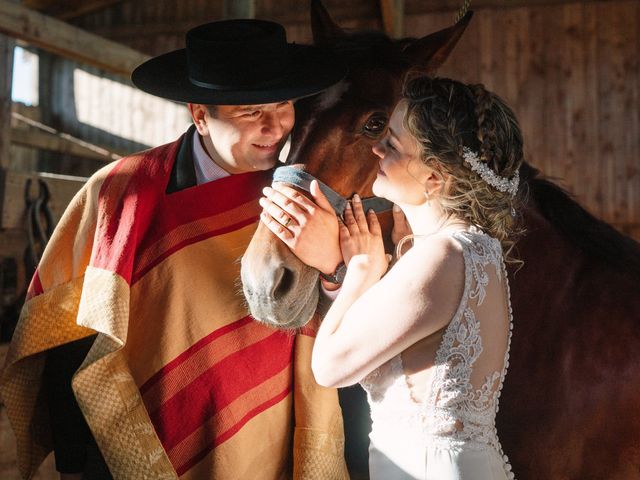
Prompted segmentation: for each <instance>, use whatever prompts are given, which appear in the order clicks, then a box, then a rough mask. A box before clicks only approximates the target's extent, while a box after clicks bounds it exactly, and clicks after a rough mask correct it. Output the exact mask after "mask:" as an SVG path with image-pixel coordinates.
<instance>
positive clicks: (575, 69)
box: [563, 4, 602, 216]
mask: <svg viewBox="0 0 640 480" xmlns="http://www.w3.org/2000/svg"><path fill="white" fill-rule="evenodd" d="M595 19H596V15H595V7H594V6H593V5H583V4H573V5H566V6H564V7H563V25H564V31H565V45H566V48H564V49H563V51H564V53H565V56H564V58H563V63H564V64H565V67H564V68H565V76H566V81H567V82H568V83H569V88H567V90H566V102H567V112H566V113H567V117H566V123H565V125H564V126H563V131H564V132H565V134H564V136H565V137H566V142H567V152H566V155H567V156H566V161H567V163H568V164H570V165H571V169H572V171H571V172H570V171H569V170H567V169H566V168H565V170H566V172H565V177H567V179H568V181H569V183H570V184H571V190H572V192H573V193H574V194H575V195H576V199H577V200H578V201H579V202H580V203H581V204H582V205H583V206H584V207H586V208H587V209H588V210H589V211H591V212H592V213H593V214H594V215H596V216H601V215H602V211H601V205H600V202H598V201H597V199H596V192H597V189H598V183H599V181H598V179H599V170H600V166H599V165H600V164H599V162H598V156H597V153H596V152H598V135H596V134H594V133H595V132H597V131H598V126H599V122H598V117H597V108H598V102H597V98H596V95H594V94H593V93H594V92H595V91H596V90H597V70H596V69H597V60H596V42H597V35H596V22H595Z"/></svg>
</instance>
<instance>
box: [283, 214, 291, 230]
mask: <svg viewBox="0 0 640 480" xmlns="http://www.w3.org/2000/svg"><path fill="white" fill-rule="evenodd" d="M290 223H291V217H289V216H287V219H286V220H285V221H284V223H283V224H282V226H283V227H285V228H286V227H288V226H289V224H290Z"/></svg>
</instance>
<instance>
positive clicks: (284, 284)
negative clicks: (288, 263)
mask: <svg viewBox="0 0 640 480" xmlns="http://www.w3.org/2000/svg"><path fill="white" fill-rule="evenodd" d="M294 281H295V274H294V273H293V271H291V270H289V269H288V268H287V267H281V269H280V279H279V281H278V282H277V283H276V284H275V288H274V289H273V298H274V299H276V300H278V299H280V298H282V297H284V296H285V295H287V293H289V291H290V290H291V288H292V287H293V284H294Z"/></svg>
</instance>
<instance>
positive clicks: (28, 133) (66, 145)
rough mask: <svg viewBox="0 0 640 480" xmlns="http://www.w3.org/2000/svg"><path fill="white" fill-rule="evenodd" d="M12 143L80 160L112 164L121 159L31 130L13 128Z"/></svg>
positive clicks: (95, 148) (105, 151)
mask: <svg viewBox="0 0 640 480" xmlns="http://www.w3.org/2000/svg"><path fill="white" fill-rule="evenodd" d="M11 143H13V144H14V145H20V146H23V147H29V148H37V149H38V150H46V151H49V152H56V153H60V154H63V155H73V156H75V157H80V158H88V159H92V160H100V161H102V162H111V161H113V160H116V159H118V158H121V156H120V155H117V154H115V153H111V152H109V151H108V150H106V149H103V148H101V147H95V146H94V147H93V148H91V147H89V146H88V145H86V144H85V145H83V144H82V143H77V142H75V141H73V140H71V139H67V138H65V137H62V136H58V135H54V134H51V133H45V132H41V131H38V130H34V129H31V128H30V129H23V128H12V129H11Z"/></svg>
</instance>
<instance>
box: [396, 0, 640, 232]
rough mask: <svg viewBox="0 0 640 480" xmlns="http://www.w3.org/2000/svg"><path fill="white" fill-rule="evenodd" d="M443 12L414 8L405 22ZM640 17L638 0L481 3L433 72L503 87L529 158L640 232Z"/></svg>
mask: <svg viewBox="0 0 640 480" xmlns="http://www.w3.org/2000/svg"><path fill="white" fill-rule="evenodd" d="M472 3H473V2H472ZM449 21H450V15H449V14H437V15H434V14H431V15H420V16H412V17H408V18H407V19H406V22H405V31H406V32H407V34H410V35H421V34H423V33H425V32H429V31H432V30H436V29H438V28H442V27H444V26H446V25H448V23H449ZM639 26H640V2H638V1H637V0H626V1H608V2H574V3H567V4H565V5H554V6H539V7H527V8H525V7H521V8H502V9H495V8H494V9H482V10H479V11H477V12H476V15H475V16H474V18H473V20H472V22H471V25H470V26H469V29H468V30H467V32H465V34H464V36H463V38H462V40H461V41H460V43H459V44H458V46H457V47H456V50H455V51H454V53H453V55H452V57H451V58H450V60H449V62H448V63H447V64H446V65H445V66H444V68H443V69H442V70H441V72H440V74H442V75H446V76H451V77H454V78H460V79H463V80H465V81H467V82H481V83H484V84H485V86H486V87H487V88H489V89H491V90H493V91H494V92H496V93H498V94H499V95H500V96H502V97H503V98H504V99H505V100H506V101H507V102H508V104H509V105H510V106H511V107H512V108H513V109H514V111H515V112H516V115H517V116H518V118H519V120H520V123H521V126H522V129H523V131H524V138H525V151H526V156H527V159H528V160H529V162H531V163H532V164H533V165H535V166H537V167H538V168H540V169H541V170H542V171H543V172H544V173H545V174H546V175H549V176H552V177H555V178H557V179H558V182H559V183H561V184H562V185H564V186H565V187H567V188H568V189H569V190H570V191H571V192H572V193H573V194H574V195H575V196H576V198H577V199H578V200H579V201H580V202H581V203H582V204H583V205H584V206H586V207H587V208H588V209H589V210H590V211H591V212H592V213H594V214H595V215H596V216H598V217H600V218H602V219H604V220H606V221H607V222H609V223H611V224H613V225H615V226H616V227H617V228H618V229H620V230H622V231H624V232H626V233H628V234H631V235H632V236H633V237H635V238H636V239H637V240H640V71H639V68H638V56H639V55H640V34H639V32H638V30H639Z"/></svg>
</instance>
